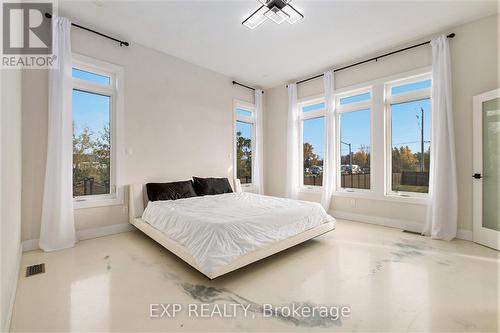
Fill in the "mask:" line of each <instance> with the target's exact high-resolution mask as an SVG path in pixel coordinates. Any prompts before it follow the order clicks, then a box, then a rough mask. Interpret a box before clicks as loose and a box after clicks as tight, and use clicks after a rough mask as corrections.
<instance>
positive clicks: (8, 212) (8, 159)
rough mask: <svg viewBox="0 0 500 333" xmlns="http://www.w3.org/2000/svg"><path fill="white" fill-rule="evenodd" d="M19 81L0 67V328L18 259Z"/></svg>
mask: <svg viewBox="0 0 500 333" xmlns="http://www.w3.org/2000/svg"><path fill="white" fill-rule="evenodd" d="M21 82H22V71H21V70H18V69H8V70H0V86H1V88H0V91H1V121H0V127H1V128H0V136H1V139H0V143H1V148H0V151H1V160H2V163H1V172H0V174H1V178H0V184H1V186H0V187H1V194H0V198H1V200H0V201H1V202H0V215H1V218H0V221H1V223H0V247H1V251H0V252H1V257H0V272H1V273H0V276H1V281H0V296H1V300H0V329H1V330H2V331H7V330H8V329H9V325H10V317H11V314H12V309H13V306H14V299H15V294H16V289H17V280H18V276H19V265H20V261H21V177H22V173H21V163H22V162H21V91H22V89H21Z"/></svg>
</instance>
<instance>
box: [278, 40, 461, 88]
mask: <svg viewBox="0 0 500 333" xmlns="http://www.w3.org/2000/svg"><path fill="white" fill-rule="evenodd" d="M446 37H447V38H453V37H455V33H454V32H453V33H451V34H449V35H448V36H446ZM430 43H431V41H430V40H429V41H427V42H423V43H419V44H415V45H412V46H408V47H405V48H402V49H399V50H396V51H392V52H389V53H385V54H382V55H379V56H377V57H373V58H370V59H366V60H363V61H360V62H357V63H354V64H351V65H347V66H344V67H340V68H337V69H334V70H333V71H334V72H338V71H343V70H344V69H348V68H351V67H355V66H359V65H362V64H365V63H367V62H370V61H378V60H379V59H380V58H384V57H388V56H390V55H393V54H396V53H399V52H403V51H407V50H411V49H414V48H416V47H419V46H422V45H427V44H430ZM323 75H324V74H318V75H316V76H313V77H310V78H307V79H304V80H300V81H298V82H296V83H295V84H301V83H304V82H308V81H311V80H314V79H318V78H320V77H322V76H323ZM287 87H288V85H287Z"/></svg>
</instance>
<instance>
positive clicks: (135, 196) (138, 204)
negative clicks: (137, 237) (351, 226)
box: [129, 184, 335, 279]
mask: <svg viewBox="0 0 500 333" xmlns="http://www.w3.org/2000/svg"><path fill="white" fill-rule="evenodd" d="M145 188H146V186H145V185H144V184H133V185H129V222H130V224H132V225H134V226H135V227H136V228H137V229H139V230H141V231H142V232H143V233H145V234H146V235H148V236H149V237H151V238H152V239H154V240H155V241H156V242H158V243H160V244H161V245H162V246H163V247H165V248H166V249H167V250H169V251H170V252H172V253H173V254H175V255H176V256H178V257H179V258H181V259H182V260H184V261H185V262H186V263H188V264H189V265H191V266H192V267H193V268H195V269H196V270H198V271H199V272H201V273H202V274H203V275H205V276H206V277H208V278H209V279H215V278H216V277H219V276H221V275H224V274H227V273H229V272H232V271H234V270H236V269H238V268H241V267H243V266H246V265H248V264H251V263H253V262H255V261H258V260H260V259H263V258H266V257H269V256H271V255H273V254H275V253H278V252H280V251H283V250H285V249H288V248H290V247H292V246H295V245H297V244H300V243H303V242H305V241H307V240H309V239H312V238H315V237H318V236H320V235H323V234H325V233H327V232H329V231H332V230H333V229H335V224H334V223H325V224H322V225H320V226H317V227H315V228H312V229H309V230H306V231H304V232H302V233H300V234H297V235H295V236H292V237H290V238H287V239H284V240H282V241H278V242H275V243H273V244H271V245H269V246H266V247H264V248H260V249H257V250H255V251H252V252H250V253H247V254H245V255H242V256H241V257H239V258H237V259H236V260H234V261H232V262H230V263H229V264H227V265H226V266H223V267H221V268H219V269H218V270H216V271H215V272H213V273H211V274H208V273H206V272H204V271H203V270H202V269H201V268H200V267H199V266H198V264H197V263H196V259H195V258H194V257H193V256H192V255H191V254H190V252H189V251H188V250H187V249H186V248H185V247H184V246H182V245H181V244H179V243H177V242H176V241H175V240H173V239H172V238H170V237H168V236H167V235H166V234H164V233H163V232H161V231H159V230H157V229H155V228H153V227H152V226H151V225H150V224H149V223H147V222H145V221H144V220H143V219H142V218H141V217H142V213H143V212H144V208H145V206H146V205H147V199H146V198H147V195H146V192H145Z"/></svg>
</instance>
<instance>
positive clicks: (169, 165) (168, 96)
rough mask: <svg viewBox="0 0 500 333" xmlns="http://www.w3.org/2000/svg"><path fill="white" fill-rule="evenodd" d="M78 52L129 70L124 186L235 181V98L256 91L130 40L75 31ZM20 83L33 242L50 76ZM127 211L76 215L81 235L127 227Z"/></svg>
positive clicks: (26, 212)
mask: <svg viewBox="0 0 500 333" xmlns="http://www.w3.org/2000/svg"><path fill="white" fill-rule="evenodd" d="M72 46H73V51H74V52H77V53H79V54H83V55H86V56H90V57H94V58H97V59H100V60H103V61H106V62H110V63H113V64H117V65H120V66H123V67H124V69H125V119H124V127H125V128H124V141H125V147H123V148H124V149H126V151H127V152H129V153H127V154H125V156H124V161H123V163H122V165H121V166H120V167H122V168H123V174H124V179H123V180H124V183H125V184H129V183H136V182H147V181H152V180H164V181H169V180H183V179H190V178H191V177H192V176H228V177H232V167H233V166H232V152H233V149H232V144H233V141H232V135H233V130H232V119H233V118H232V106H233V99H235V98H237V99H242V100H246V101H249V102H252V103H253V92H252V91H250V90H246V89H243V88H239V87H237V86H234V87H233V85H232V84H231V79H230V78H228V77H225V76H223V75H221V74H218V73H215V72H213V71H210V70H207V69H203V68H201V67H198V66H195V65H192V64H190V63H187V62H185V61H182V60H180V59H178V58H174V57H172V56H169V55H166V54H164V53H160V52H157V51H154V50H152V49H149V48H147V47H144V46H141V45H139V44H137V43H134V42H133V41H132V42H131V46H129V47H122V48H121V47H119V46H118V44H117V43H113V42H111V41H109V40H105V39H102V38H100V37H98V36H95V35H93V34H89V33H87V32H83V31H80V30H78V29H73V30H72ZM24 78H25V79H24V80H23V114H22V126H23V129H22V130H23V131H22V132H23V186H22V189H23V193H22V196H23V206H22V208H23V210H22V211H23V215H22V239H23V240H28V239H36V238H38V237H39V233H40V215H41V205H42V193H43V178H44V172H45V154H46V145H47V125H46V124H47V73H46V71H41V70H40V71H34V70H30V71H25V73H24ZM127 218H128V213H127V207H126V205H119V206H108V207H100V208H88V209H79V210H75V219H76V228H77V231H80V232H81V231H82V230H88V229H91V228H99V227H105V226H109V225H114V224H120V223H123V224H125V223H128V222H127Z"/></svg>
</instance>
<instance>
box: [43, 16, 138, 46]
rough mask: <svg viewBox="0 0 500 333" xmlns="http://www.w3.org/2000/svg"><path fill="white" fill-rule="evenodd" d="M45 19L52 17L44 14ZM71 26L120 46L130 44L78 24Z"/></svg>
mask: <svg viewBox="0 0 500 333" xmlns="http://www.w3.org/2000/svg"><path fill="white" fill-rule="evenodd" d="M45 17H46V18H49V19H50V18H52V15H50V14H49V13H45ZM71 25H72V26H74V27H77V28H80V29H82V30H86V31H89V32H92V33H94V34H96V35H99V36H101V37H104V38H107V39H111V40H113V41H115V42H118V43H120V46H129V45H130V44H129V42H125V41H123V40H119V39H116V38H114V37H111V36H108V35H105V34H103V33H100V32H99V31H95V30H92V29H89V28H86V27H84V26H81V25H79V24H76V23H71Z"/></svg>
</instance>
